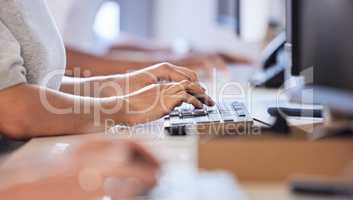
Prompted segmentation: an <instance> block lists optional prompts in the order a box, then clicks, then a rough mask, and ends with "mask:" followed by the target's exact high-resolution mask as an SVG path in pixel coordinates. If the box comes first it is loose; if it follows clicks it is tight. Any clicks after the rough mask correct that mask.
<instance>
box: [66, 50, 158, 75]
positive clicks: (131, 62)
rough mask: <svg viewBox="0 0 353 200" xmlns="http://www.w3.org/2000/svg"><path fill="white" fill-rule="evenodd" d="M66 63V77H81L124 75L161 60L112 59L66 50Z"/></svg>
mask: <svg viewBox="0 0 353 200" xmlns="http://www.w3.org/2000/svg"><path fill="white" fill-rule="evenodd" d="M67 61H68V64H67V70H66V75H67V76H74V77H82V76H84V75H85V76H87V75H88V76H101V75H110V74H119V73H126V72H128V71H131V70H137V69H142V68H144V67H147V66H150V65H153V64H156V63H159V62H160V61H161V60H160V59H155V58H151V59H140V60H135V59H127V58H121V57H116V58H114V59H113V58H109V57H108V56H96V55H93V54H88V53H84V52H81V51H78V50H74V49H72V48H67ZM77 69H79V70H77Z"/></svg>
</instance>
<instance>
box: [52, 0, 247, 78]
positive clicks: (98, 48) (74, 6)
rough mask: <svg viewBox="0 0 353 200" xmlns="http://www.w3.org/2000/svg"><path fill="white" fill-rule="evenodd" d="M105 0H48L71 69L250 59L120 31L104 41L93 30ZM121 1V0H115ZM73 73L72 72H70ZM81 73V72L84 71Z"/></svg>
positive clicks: (217, 64)
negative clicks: (178, 47) (180, 47)
mask: <svg viewBox="0 0 353 200" xmlns="http://www.w3.org/2000/svg"><path fill="white" fill-rule="evenodd" d="M106 2H108V1H106V0H92V1H89V2H87V1H84V0H62V1H57V0H48V4H49V7H50V8H51V10H52V12H53V14H54V18H55V19H56V22H57V24H58V26H59V29H60V31H61V32H62V34H63V37H64V42H65V45H66V51H67V60H68V69H71V70H73V69H74V68H75V67H80V68H81V69H87V70H89V71H90V72H91V75H107V74H114V73H125V72H127V71H133V70H136V69H141V68H144V67H146V66H150V65H153V64H156V63H160V62H170V63H173V64H175V65H182V66H187V67H189V68H193V69H195V68H201V69H211V68H218V69H224V68H225V65H226V64H228V63H249V62H250V61H249V60H248V59H246V58H244V57H241V56H238V55H231V54H228V53H225V52H222V53H221V52H202V51H197V50H194V51H193V50H191V51H185V52H183V53H176V52H175V51H174V49H173V48H172V47H171V46H169V45H163V44H158V43H156V42H153V41H152V40H147V39H141V38H138V37H134V36H132V35H129V34H127V33H120V34H119V38H116V40H115V41H111V42H108V43H107V42H104V41H102V39H101V38H99V36H98V35H97V33H96V32H95V31H94V28H93V27H94V24H95V20H96V17H97V13H98V12H99V10H100V9H101V7H102V5H103V4H104V3H106ZM114 2H115V3H119V0H117V1H114ZM69 75H71V74H69ZM81 75H82V74H81Z"/></svg>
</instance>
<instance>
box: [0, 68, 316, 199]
mask: <svg viewBox="0 0 353 200" xmlns="http://www.w3.org/2000/svg"><path fill="white" fill-rule="evenodd" d="M232 73H236V72H232ZM228 75H229V74H228ZM226 76H227V74H224V73H223V74H217V75H216V78H215V79H214V80H212V81H210V82H208V83H206V85H207V86H208V87H207V88H208V89H209V91H210V93H211V95H212V96H214V97H219V96H220V95H219V92H222V94H224V95H225V97H228V98H229V97H230V98H233V99H234V98H236V99H243V100H244V99H245V102H246V104H247V105H248V108H249V110H250V112H251V113H252V114H253V116H255V117H256V118H259V119H263V120H264V121H267V122H271V120H272V119H271V118H270V117H269V116H268V114H267V113H266V108H267V107H268V106H269V105H270V104H273V102H274V100H279V101H281V102H283V103H286V98H285V95H284V96H282V95H278V94H281V93H279V91H277V90H263V89H256V90H254V89H253V88H251V87H248V86H246V85H245V87H244V84H239V83H236V82H229V81H230V79H226V78H225V77H226ZM237 76H241V75H240V74H237ZM242 78H243V79H244V77H242ZM215 85H216V86H215ZM225 85H226V87H225ZM240 86H242V87H240ZM222 88H223V90H222ZM224 88H226V89H224ZM227 95H228V96H227ZM278 96H280V98H277V97H278ZM277 102H278V101H277ZM317 122H319V121H312V120H308V119H306V120H298V119H293V123H295V124H301V125H302V124H307V125H308V124H309V125H310V126H309V127H313V126H312V124H313V123H317ZM155 128H157V129H144V128H140V129H136V130H134V131H132V132H126V133H127V134H121V133H120V134H119V135H106V134H98V135H99V137H112V138H119V137H121V135H123V136H124V137H126V136H129V135H130V136H131V133H132V135H133V138H137V139H139V140H142V141H143V142H144V143H145V144H146V145H147V146H149V147H150V148H151V150H152V151H153V152H155V154H156V155H157V157H158V158H160V159H161V160H162V161H163V163H168V164H173V163H175V164H180V163H184V164H185V165H189V166H191V167H195V168H196V167H197V165H198V154H199V152H198V142H199V139H198V137H197V136H188V137H173V138H172V137H168V136H166V135H165V134H164V132H163V131H161V130H163V129H161V127H158V126H155ZM82 137H85V136H70V137H54V138H40V139H33V140H31V141H29V142H28V143H26V144H25V145H23V146H22V147H20V148H19V149H18V150H17V151H14V152H10V153H7V154H6V155H3V157H2V162H0V163H1V165H11V163H14V162H17V161H19V160H22V159H23V158H26V157H27V158H30V157H31V156H32V155H33V154H36V153H38V151H41V152H47V154H48V157H51V155H53V156H54V155H55V148H57V147H58V144H69V145H70V144H74V143H75V142H77V141H80V140H81V138H82ZM59 146H60V145H59ZM27 161H28V162H30V160H27ZM243 186H244V189H245V191H246V192H247V193H248V195H249V197H250V199H261V200H263V199H283V200H285V199H293V196H291V195H290V194H289V193H288V189H287V187H286V184H281V183H272V182H268V183H261V184H260V183H256V182H255V183H251V184H249V183H246V184H244V185H243ZM304 199H306V198H304Z"/></svg>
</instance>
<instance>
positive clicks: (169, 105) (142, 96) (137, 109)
mask: <svg viewBox="0 0 353 200" xmlns="http://www.w3.org/2000/svg"><path fill="white" fill-rule="evenodd" d="M123 99H124V100H125V106H124V110H125V111H124V113H125V116H126V118H125V119H126V123H127V124H128V125H134V124H139V123H145V122H150V121H154V120H157V119H160V118H162V117H163V116H165V115H166V114H169V113H170V112H171V111H172V110H173V109H174V108H175V107H177V106H180V105H181V104H182V103H184V102H185V103H189V104H192V105H193V106H194V107H196V108H202V107H203V105H204V104H206V105H208V106H213V105H214V101H213V100H212V99H211V98H210V97H209V96H207V95H206V94H205V89H204V88H202V87H201V86H200V85H199V84H198V83H195V82H191V81H186V80H184V81H180V82H176V83H165V84H153V85H150V86H148V87H145V88H144V89H142V90H139V91H137V92H134V93H132V94H130V95H128V96H125V97H123Z"/></svg>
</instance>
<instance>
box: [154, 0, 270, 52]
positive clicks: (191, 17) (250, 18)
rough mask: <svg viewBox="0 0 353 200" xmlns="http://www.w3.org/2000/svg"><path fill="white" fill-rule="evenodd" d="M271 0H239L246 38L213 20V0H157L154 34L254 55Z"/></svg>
mask: <svg viewBox="0 0 353 200" xmlns="http://www.w3.org/2000/svg"><path fill="white" fill-rule="evenodd" d="M271 1H272V0H243V1H242V15H243V16H242V19H243V21H242V25H243V27H242V29H243V30H242V31H243V32H242V34H243V36H244V37H243V38H242V39H245V40H246V41H242V40H240V39H239V38H236V37H235V34H234V31H233V30H231V29H227V28H224V27H220V26H219V25H218V24H217V22H216V18H217V0H157V1H156V4H157V5H156V11H155V23H156V24H155V35H156V38H158V39H161V40H162V41H164V42H170V41H174V40H176V39H179V38H181V39H185V40H187V41H188V42H190V43H192V44H193V45H196V46H198V47H202V48H211V49H228V50H232V51H239V52H241V53H245V54H248V55H254V56H256V55H258V53H259V51H260V49H259V46H260V45H258V44H259V43H258V42H259V41H261V39H262V38H263V36H264V34H265V28H266V22H267V19H268V17H269V15H270V2H271Z"/></svg>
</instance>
